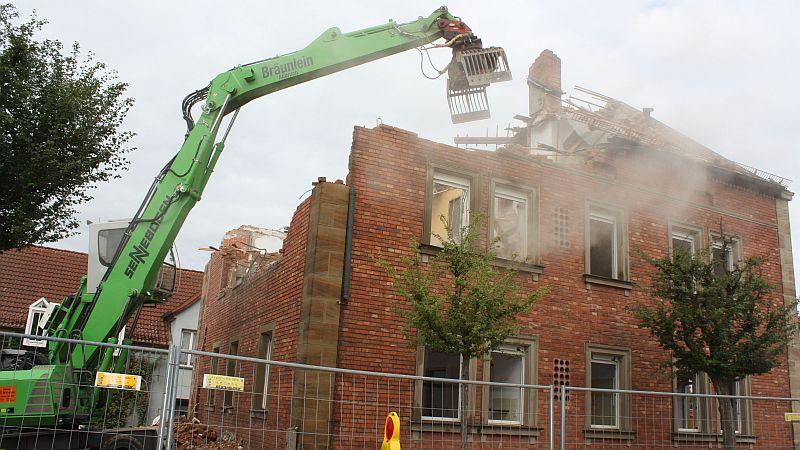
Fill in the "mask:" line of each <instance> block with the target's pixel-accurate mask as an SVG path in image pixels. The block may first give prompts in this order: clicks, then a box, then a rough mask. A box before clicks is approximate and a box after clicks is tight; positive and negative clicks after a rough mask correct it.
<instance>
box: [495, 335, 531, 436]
mask: <svg viewBox="0 0 800 450" xmlns="http://www.w3.org/2000/svg"><path fill="white" fill-rule="evenodd" d="M490 364H491V367H490V371H491V372H490V376H489V381H491V382H493V383H513V384H524V383H525V366H526V352H525V350H524V349H522V348H519V347H517V346H503V347H500V348H499V349H497V350H494V351H492V352H491V362H490ZM524 399H525V392H524V390H523V389H522V388H519V387H506V386H495V385H492V386H490V387H489V423H501V424H513V425H520V424H522V418H523V417H524V414H525V401H524Z"/></svg>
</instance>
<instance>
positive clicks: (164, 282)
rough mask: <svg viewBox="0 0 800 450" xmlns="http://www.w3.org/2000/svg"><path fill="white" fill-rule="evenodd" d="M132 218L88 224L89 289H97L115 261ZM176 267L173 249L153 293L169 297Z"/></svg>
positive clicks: (163, 297) (172, 287)
mask: <svg viewBox="0 0 800 450" xmlns="http://www.w3.org/2000/svg"><path fill="white" fill-rule="evenodd" d="M129 224H130V219H122V220H111V221H108V222H100V223H93V224H91V225H90V226H89V264H88V267H87V272H86V278H87V280H86V290H87V292H88V293H90V294H91V293H94V292H95V291H96V290H97V286H98V285H99V284H100V282H101V281H102V280H103V277H104V276H105V273H106V271H107V270H108V269H109V268H110V267H111V266H112V264H113V263H114V257H115V255H116V254H117V249H118V248H119V246H120V244H121V243H122V241H123V239H124V238H125V231H126V230H127V229H128V225H129ZM177 272H178V271H177V268H176V263H175V257H174V253H173V251H172V250H170V252H169V255H168V256H167V258H166V259H165V260H164V263H163V264H162V265H161V269H160V270H159V271H158V276H157V277H156V282H155V285H154V286H153V290H152V293H153V295H154V296H155V297H158V298H160V299H166V298H167V297H169V296H170V295H172V293H173V292H174V291H175V285H176V281H177Z"/></svg>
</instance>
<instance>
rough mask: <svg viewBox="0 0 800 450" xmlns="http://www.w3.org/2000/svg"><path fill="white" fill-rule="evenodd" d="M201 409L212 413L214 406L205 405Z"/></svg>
mask: <svg viewBox="0 0 800 450" xmlns="http://www.w3.org/2000/svg"><path fill="white" fill-rule="evenodd" d="M203 409H204V410H205V411H206V412H214V405H208V404H206V405H203Z"/></svg>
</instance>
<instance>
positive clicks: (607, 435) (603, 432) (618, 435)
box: [583, 428, 636, 441]
mask: <svg viewBox="0 0 800 450" xmlns="http://www.w3.org/2000/svg"><path fill="white" fill-rule="evenodd" d="M583 435H584V437H585V438H586V439H619V440H624V441H632V440H634V439H635V438H636V432H635V431H629V430H621V429H619V428H586V429H584V430H583Z"/></svg>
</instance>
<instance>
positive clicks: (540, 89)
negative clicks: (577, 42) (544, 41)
mask: <svg viewBox="0 0 800 450" xmlns="http://www.w3.org/2000/svg"><path fill="white" fill-rule="evenodd" d="M528 90H529V111H530V116H531V117H535V116H536V115H537V114H540V113H544V114H552V113H555V112H557V111H558V110H559V109H561V58H559V57H558V56H556V54H555V53H553V52H552V51H551V50H544V51H542V53H540V54H539V56H538V57H537V58H536V60H535V61H534V62H533V64H532V65H531V68H530V69H529V70H528Z"/></svg>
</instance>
